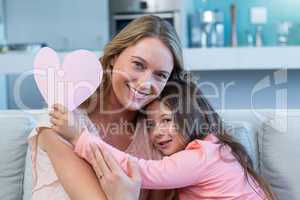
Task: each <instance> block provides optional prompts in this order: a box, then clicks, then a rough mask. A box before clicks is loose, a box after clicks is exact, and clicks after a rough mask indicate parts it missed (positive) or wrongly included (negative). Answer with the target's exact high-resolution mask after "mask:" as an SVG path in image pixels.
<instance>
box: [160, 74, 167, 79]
mask: <svg viewBox="0 0 300 200" xmlns="http://www.w3.org/2000/svg"><path fill="white" fill-rule="evenodd" d="M158 76H159V77H160V78H162V79H167V76H166V75H165V74H163V73H161V74H158Z"/></svg>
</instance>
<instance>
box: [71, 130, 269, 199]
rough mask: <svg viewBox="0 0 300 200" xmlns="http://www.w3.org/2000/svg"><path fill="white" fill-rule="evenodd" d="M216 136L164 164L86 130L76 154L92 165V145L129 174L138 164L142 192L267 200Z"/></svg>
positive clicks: (229, 150) (178, 154) (191, 143)
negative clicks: (173, 191)
mask: <svg viewBox="0 0 300 200" xmlns="http://www.w3.org/2000/svg"><path fill="white" fill-rule="evenodd" d="M217 141H218V139H217V137H215V136H214V135H213V134H210V135H208V136H207V137H205V139H204V140H194V141H192V142H190V143H189V144H188V145H187V147H186V148H185V150H183V151H179V152H177V153H175V154H173V155H171V156H166V157H163V159H162V160H144V159H139V158H136V157H133V156H131V155H129V154H127V153H124V152H122V151H119V150H117V149H116V148H114V147H112V146H111V145H109V144H107V143H105V142H104V141H103V140H102V139H101V138H100V137H96V136H94V135H93V134H91V133H89V132H88V130H84V131H83V133H82V135H81V136H80V138H79V139H78V142H77V144H76V146H75V149H74V151H75V152H76V153H77V154H78V155H79V156H81V157H83V158H84V159H86V160H87V161H88V162H90V163H91V158H90V156H89V155H91V152H90V151H91V148H90V144H91V143H95V144H97V145H99V146H101V147H102V148H106V149H107V150H108V151H109V152H111V153H112V155H113V156H114V157H115V159H116V160H117V162H118V163H119V164H120V166H121V167H122V168H123V170H124V171H125V172H126V171H127V162H128V159H129V158H130V159H133V160H135V161H136V162H137V163H138V166H139V170H140V173H141V177H142V188H147V189H174V188H178V193H179V199H181V200H200V199H201V200H212V199H226V200H229V199H241V200H258V199H266V198H265V195H264V193H263V191H262V190H261V189H260V188H259V186H258V185H257V184H256V182H255V181H253V180H252V178H249V179H248V180H249V181H247V179H246V178H245V175H244V171H243V169H242V167H241V165H240V164H239V163H238V162H237V160H236V159H235V158H234V156H233V155H232V153H231V149H230V148H229V147H228V148H227V147H225V148H223V150H222V151H220V150H219V148H220V144H218V143H217Z"/></svg>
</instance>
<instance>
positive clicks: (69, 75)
mask: <svg viewBox="0 0 300 200" xmlns="http://www.w3.org/2000/svg"><path fill="white" fill-rule="evenodd" d="M102 76H103V69H102V66H101V63H100V62H99V61H98V58H97V56H96V54H94V53H93V52H90V51H87V50H76V51H73V52H71V53H69V54H67V55H66V56H65V58H64V61H63V64H62V65H61V64H60V61H59V57H58V55H57V53H56V52H55V51H54V50H53V49H51V48H49V47H44V48H42V49H41V50H40V51H39V52H38V53H37V55H36V57H35V60H34V79H35V81H36V84H37V86H38V89H39V90H40V92H41V94H42V96H43V98H44V99H45V101H46V102H47V103H48V106H49V107H50V106H52V105H53V104H55V103H60V104H62V105H64V106H65V107H67V108H68V110H69V111H73V110H74V109H75V108H77V107H78V106H79V105H80V104H81V103H82V102H84V101H85V100H86V99H87V98H88V97H90V96H91V95H92V94H93V93H94V92H95V90H96V89H97V88H98V86H99V85H100V83H101V80H102Z"/></svg>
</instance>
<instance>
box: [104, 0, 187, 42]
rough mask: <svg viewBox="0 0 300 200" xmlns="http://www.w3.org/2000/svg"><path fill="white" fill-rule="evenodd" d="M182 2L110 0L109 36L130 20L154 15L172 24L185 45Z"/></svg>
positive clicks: (180, 0) (165, 0)
mask: <svg viewBox="0 0 300 200" xmlns="http://www.w3.org/2000/svg"><path fill="white" fill-rule="evenodd" d="M183 4H184V1H182V0H163V1H162V0H121V1H120V0H110V1H109V9H110V11H109V12H110V38H112V37H113V36H114V35H116V34H117V33H118V32H120V31H121V30H122V29H123V28H124V27H125V26H126V25H127V24H128V23H130V22H131V21H132V20H134V19H136V18H138V17H141V16H145V15H156V16H159V17H161V18H162V19H164V20H166V21H168V22H169V23H170V24H171V25H173V26H174V28H175V30H176V32H177V34H178V35H179V37H180V39H181V41H182V44H183V45H185V43H186V40H187V33H186V30H187V23H186V21H187V17H186V16H187V15H186V12H185V10H184V7H185V6H184V5H183Z"/></svg>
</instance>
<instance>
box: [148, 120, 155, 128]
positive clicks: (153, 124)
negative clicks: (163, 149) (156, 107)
mask: <svg viewBox="0 0 300 200" xmlns="http://www.w3.org/2000/svg"><path fill="white" fill-rule="evenodd" d="M154 127H155V123H154V122H150V121H148V122H147V129H153V128H154Z"/></svg>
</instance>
